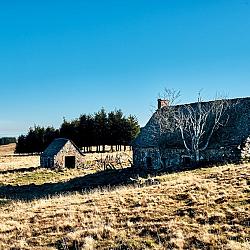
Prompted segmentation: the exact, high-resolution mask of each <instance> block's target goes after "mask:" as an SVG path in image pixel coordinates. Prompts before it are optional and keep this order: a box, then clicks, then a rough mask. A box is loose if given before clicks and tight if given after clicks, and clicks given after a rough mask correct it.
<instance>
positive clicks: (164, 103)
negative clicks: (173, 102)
mask: <svg viewBox="0 0 250 250" xmlns="http://www.w3.org/2000/svg"><path fill="white" fill-rule="evenodd" d="M168 105H169V101H168V100H162V99H158V109H161V108H163V107H167V106H168Z"/></svg>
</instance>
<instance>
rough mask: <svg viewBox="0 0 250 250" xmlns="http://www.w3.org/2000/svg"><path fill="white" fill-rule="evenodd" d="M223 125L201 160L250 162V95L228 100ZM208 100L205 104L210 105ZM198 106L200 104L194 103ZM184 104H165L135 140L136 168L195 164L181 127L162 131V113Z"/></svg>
mask: <svg viewBox="0 0 250 250" xmlns="http://www.w3.org/2000/svg"><path fill="white" fill-rule="evenodd" d="M228 102H229V106H228V107H227V110H226V116H225V118H224V121H223V123H224V124H223V126H220V127H219V128H218V130H216V131H215V132H214V133H213V134H212V137H211V140H210V142H209V145H208V147H207V148H206V150H204V151H201V152H200V159H201V162H204V163H227V162H239V161H250V98H249V97H247V98H237V99H231V100H228ZM211 103H212V102H204V103H202V105H210V104H211ZM190 105H192V107H194V108H195V106H196V105H197V103H193V104H190ZM182 106H183V105H178V106H171V107H165V106H164V107H162V108H161V109H160V110H159V109H158V110H157V111H156V112H155V113H154V114H153V115H152V117H151V118H150V120H149V121H148V123H147V124H146V126H145V127H144V128H142V129H141V132H140V134H139V135H138V136H137V138H136V139H135V140H134V141H133V143H132V146H133V160H134V166H135V167H136V168H143V169H147V170H150V169H153V170H159V169H164V170H175V169H176V170H177V169H178V170H179V169H181V168H182V167H183V168H185V167H187V166H188V165H189V164H191V163H192V161H193V159H191V158H190V157H189V156H188V154H187V150H186V149H185V147H184V144H183V140H182V138H181V134H180V132H179V131H178V129H173V131H169V130H166V131H161V130H160V121H159V113H158V112H168V111H169V108H170V109H175V108H176V107H182Z"/></svg>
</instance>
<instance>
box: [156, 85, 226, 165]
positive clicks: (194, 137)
mask: <svg viewBox="0 0 250 250" xmlns="http://www.w3.org/2000/svg"><path fill="white" fill-rule="evenodd" d="M171 91H172V90H168V92H171ZM170 96H171V95H170ZM228 106H229V102H228V100H226V99H225V98H215V99H214V100H213V101H211V102H203V100H202V98H201V95H200V93H199V94H198V100H197V102H196V103H194V104H187V105H179V106H174V107H172V108H171V107H169V109H168V111H169V112H167V113H165V112H164V111H162V112H161V111H160V112H159V116H161V118H160V119H159V124H160V125H159V126H160V131H161V133H163V132H164V131H165V132H167V131H169V132H177V131H180V134H181V139H182V141H183V144H184V147H185V149H186V150H187V152H188V155H189V156H190V157H191V158H192V159H194V160H195V161H196V162H199V161H200V152H202V151H204V150H205V149H207V147H208V145H209V143H210V140H211V137H212V135H213V134H214V132H215V131H216V130H218V128H219V127H220V126H224V125H225V124H226V122H227V120H228V117H227V116H226V110H227V108H228ZM165 111H166V110H165Z"/></svg>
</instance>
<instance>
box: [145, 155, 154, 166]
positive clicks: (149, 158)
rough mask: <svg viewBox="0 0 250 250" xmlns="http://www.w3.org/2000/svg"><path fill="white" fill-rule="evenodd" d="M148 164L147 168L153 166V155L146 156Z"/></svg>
mask: <svg viewBox="0 0 250 250" xmlns="http://www.w3.org/2000/svg"><path fill="white" fill-rule="evenodd" d="M146 164H147V168H149V169H150V168H152V166H153V164H152V158H151V157H147V158H146Z"/></svg>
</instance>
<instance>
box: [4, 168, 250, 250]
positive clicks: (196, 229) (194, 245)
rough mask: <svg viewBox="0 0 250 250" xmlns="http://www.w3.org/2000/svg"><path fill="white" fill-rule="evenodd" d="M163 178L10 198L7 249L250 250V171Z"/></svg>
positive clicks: (213, 171) (211, 171)
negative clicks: (25, 198)
mask: <svg viewBox="0 0 250 250" xmlns="http://www.w3.org/2000/svg"><path fill="white" fill-rule="evenodd" d="M113 178H115V177H113ZM156 179H157V180H158V181H159V182H156V185H149V186H147V185H144V184H143V179H142V180H140V185H139V186H138V187H136V186H124V187H117V188H115V189H112V190H109V189H105V190H101V189H99V190H93V191H91V192H89V193H83V194H80V193H69V194H66V195H65V194H64V195H57V196H55V197H50V198H43V199H34V200H32V199H31V200H30V201H28V202H24V201H16V200H12V199H2V200H1V205H0V249H117V250H118V249H232V250H233V249H236V250H237V249H250V198H249V194H250V166H249V165H228V166H222V167H213V168H206V169H200V170H193V171H187V172H182V173H176V174H168V175H162V176H159V177H156Z"/></svg>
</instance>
